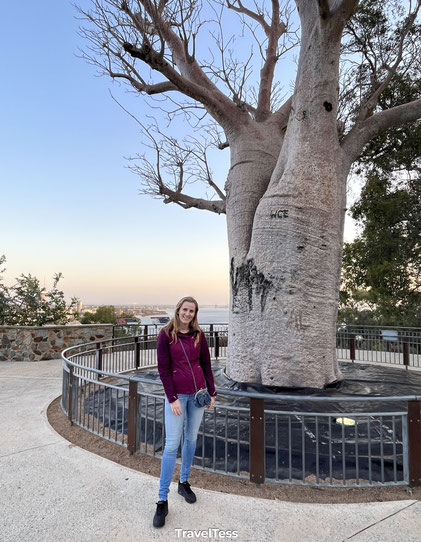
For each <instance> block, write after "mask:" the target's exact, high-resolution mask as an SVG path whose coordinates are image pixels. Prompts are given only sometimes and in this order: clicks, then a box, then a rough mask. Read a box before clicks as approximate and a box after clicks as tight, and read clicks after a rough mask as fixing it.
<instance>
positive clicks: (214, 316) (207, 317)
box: [199, 307, 229, 324]
mask: <svg viewBox="0 0 421 542" xmlns="http://www.w3.org/2000/svg"><path fill="white" fill-rule="evenodd" d="M228 315H229V310H228V309H223V308H212V307H204V308H203V309H199V324H228Z"/></svg>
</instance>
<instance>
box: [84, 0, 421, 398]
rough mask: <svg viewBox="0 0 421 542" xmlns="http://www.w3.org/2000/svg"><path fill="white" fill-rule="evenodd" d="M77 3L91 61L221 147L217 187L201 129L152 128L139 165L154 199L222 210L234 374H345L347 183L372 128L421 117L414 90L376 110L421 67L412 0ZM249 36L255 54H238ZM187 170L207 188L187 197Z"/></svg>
mask: <svg viewBox="0 0 421 542" xmlns="http://www.w3.org/2000/svg"><path fill="white" fill-rule="evenodd" d="M295 8H296V11H295ZM78 9H79V13H80V14H82V16H83V18H84V19H86V24H84V26H83V28H82V30H81V32H82V34H83V36H84V37H85V38H86V39H87V40H88V46H87V48H86V49H85V51H84V56H85V58H86V59H88V61H90V62H92V63H94V64H95V65H97V66H99V67H100V69H101V71H102V72H103V73H105V74H107V75H108V76H110V77H111V78H113V79H114V80H117V79H118V80H125V81H127V83H128V84H129V85H130V86H131V88H132V89H133V90H135V91H136V92H138V93H139V94H142V95H145V96H146V97H147V96H149V97H151V96H152V97H153V96H157V95H159V96H162V97H167V100H168V101H169V103H171V104H175V105H174V106H173V111H176V110H183V111H184V112H185V114H186V115H190V114H196V118H197V126H199V127H201V128H202V129H203V130H205V131H206V133H207V134H210V136H211V135H212V133H213V134H215V133H216V134H217V136H216V140H217V142H216V143H217V145H218V146H219V148H221V149H223V148H226V147H228V148H229V152H230V168H229V173H228V176H227V179H226V182H225V186H224V188H221V187H220V186H219V185H218V184H217V183H216V182H215V181H214V180H213V178H212V175H211V172H210V167H209V165H208V162H207V160H206V151H207V145H208V143H207V142H206V141H205V140H204V139H202V140H198V139H196V140H193V139H190V141H184V142H183V141H181V142H180V141H177V140H176V139H174V138H170V137H166V136H165V135H164V134H163V131H164V130H163V128H159V127H158V126H155V127H154V126H149V127H148V130H147V135H148V137H149V139H150V142H151V146H152V147H153V149H154V150H155V152H156V160H155V161H154V162H152V161H151V160H150V159H147V158H144V157H143V158H142V157H140V161H139V162H138V163H137V164H136V165H135V166H134V169H135V170H136V171H137V172H138V173H139V174H140V175H141V177H142V180H143V183H144V189H145V191H146V192H148V193H151V194H152V195H155V196H159V197H162V198H163V200H164V202H166V203H170V202H172V203H176V204H178V205H181V206H182V207H184V208H191V207H194V208H197V209H204V210H207V211H211V212H214V213H226V218H227V228H228V242H229V254H230V278H231V294H230V320H229V349H228V358H227V373H228V375H229V376H230V377H231V378H233V379H235V380H238V381H243V382H259V383H263V384H265V385H269V386H286V387H296V386H309V387H323V386H325V385H326V384H329V383H331V382H333V381H335V380H338V379H340V378H341V375H340V371H339V368H338V364H337V361H336V349H335V337H336V333H335V331H336V329H335V323H336V316H337V306H338V292H339V284H340V269H341V258H342V245H343V229H344V215H345V210H346V209H345V207H346V185H347V178H348V176H349V174H350V171H351V168H352V164H353V163H354V162H355V161H356V160H357V159H358V157H359V155H360V153H361V151H362V149H363V148H364V146H365V145H366V144H367V143H368V142H369V141H370V140H371V139H372V138H374V137H375V136H376V135H378V134H379V133H380V132H381V131H384V130H387V129H388V128H391V127H396V126H398V125H401V124H403V123H408V122H415V121H417V119H419V118H420V116H421V99H420V97H419V90H418V94H416V95H415V98H414V95H413V94H414V93H412V94H411V97H410V98H409V99H408V101H405V100H403V102H402V103H400V104H398V105H393V106H392V107H390V108H389V109H382V110H380V109H379V108H378V100H379V97H380V96H381V95H382V93H383V92H384V91H385V89H387V88H388V86H389V85H390V84H391V82H393V81H394V80H395V79H396V78H397V77H401V76H403V75H406V76H408V75H411V74H412V75H413V76H414V77H415V75H414V74H417V73H418V72H417V70H418V69H419V58H421V55H420V54H419V50H418V49H419V28H418V26H417V23H416V21H417V16H418V12H419V9H420V0H418V1H416V2H412V1H406V0H402V1H401V2H399V1H397V0H384V1H383V2H381V3H380V2H374V1H372V0H361V1H358V0H295V2H294V3H289V2H282V1H281V0H271V1H266V2H265V1H263V0H262V1H257V0H255V1H249V2H247V1H246V0H244V1H243V0H226V1H224V0H214V1H212V0H210V1H209V2H198V1H196V0H121V1H117V0H92V2H91V7H90V8H89V9H84V8H82V7H79V8H78ZM234 16H235V17H238V18H239V21H240V23H239V24H240V31H239V32H237V31H236V27H235V26H233V24H232V20H233V19H232V18H233V17H234ZM294 24H297V25H299V28H294ZM206 30H210V31H211V32H212V40H205V39H204V37H203V35H204V33H205V32H206ZM247 32H248V33H249V34H250V36H251V38H252V39H254V40H255V41H256V42H257V51H258V55H257V58H256V57H255V56H253V51H252V50H251V51H250V52H249V53H248V52H246V51H249V50H250V49H249V46H250V43H251V40H249V39H247V37H246V35H247ZM224 34H225V35H224ZM227 34H228V37H226V36H227ZM233 39H236V41H235V45H233V41H232V40H233ZM205 45H206V46H207V45H209V47H210V48H211V51H210V52H208V51H207V50H206V47H205ZM295 47H297V49H296V50H297V52H298V48H299V55H298V59H297V62H296V66H295V69H296V75H295V84H294V86H293V88H292V90H291V92H290V94H289V95H284V96H282V95H281V94H280V93H279V86H278V83H279V81H278V79H279V65H280V59H281V58H282V55H283V54H285V53H286V52H288V51H290V50H291V49H293V48H295ZM234 50H236V51H237V52H238V54H239V56H240V58H239V59H238V58H235V55H234ZM253 69H254V70H256V69H257V74H256V73H255V72H253ZM277 70H278V71H277ZM253 77H254V78H253ZM253 82H255V83H256V85H255V87H254V88H253V87H252V84H251V83H253ZM418 89H419V87H418ZM201 111H203V112H204V113H206V117H205V116H203V117H201V116H200V112H201ZM198 112H199V113H198ZM207 117H209V118H210V119H212V121H213V123H214V124H213V128H212V130H210V129H209V127H208V128H207V129H206V126H209V125H206V118H207ZM192 178H194V179H196V180H197V179H202V180H203V182H204V183H205V185H206V186H207V187H208V189H211V190H213V191H214V197H210V198H206V197H203V198H202V197H197V196H194V195H192V194H191V193H189V180H191V179H192Z"/></svg>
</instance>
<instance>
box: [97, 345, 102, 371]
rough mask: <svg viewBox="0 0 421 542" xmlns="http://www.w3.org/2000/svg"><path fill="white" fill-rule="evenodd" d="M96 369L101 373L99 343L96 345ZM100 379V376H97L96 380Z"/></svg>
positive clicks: (100, 349)
mask: <svg viewBox="0 0 421 542" xmlns="http://www.w3.org/2000/svg"><path fill="white" fill-rule="evenodd" d="M96 368H97V370H98V371H102V348H101V343H96ZM100 378H101V375H100V374H97V379H98V380H99V379H100Z"/></svg>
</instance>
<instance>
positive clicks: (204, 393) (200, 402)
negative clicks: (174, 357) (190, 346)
mask: <svg viewBox="0 0 421 542" xmlns="http://www.w3.org/2000/svg"><path fill="white" fill-rule="evenodd" d="M178 340H179V341H180V344H181V348H182V349H183V352H184V355H185V356H186V360H187V363H188V364H189V367H190V371H191V374H192V376H193V382H194V389H195V390H196V393H195V394H194V406H197V408H203V407H204V406H207V405H210V404H211V401H212V399H211V396H210V395H209V392H208V390H207V389H202V390H198V389H197V386H196V379H195V377H194V373H193V369H192V367H191V364H190V360H189V358H188V356H187V353H186V350H185V349H184V345H183V342H182V340H181V339H178Z"/></svg>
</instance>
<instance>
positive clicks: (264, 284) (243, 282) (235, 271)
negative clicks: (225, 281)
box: [230, 258, 273, 312]
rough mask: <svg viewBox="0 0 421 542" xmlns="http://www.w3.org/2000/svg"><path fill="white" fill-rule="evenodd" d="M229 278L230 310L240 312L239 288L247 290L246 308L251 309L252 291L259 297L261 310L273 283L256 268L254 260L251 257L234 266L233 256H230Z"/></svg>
mask: <svg viewBox="0 0 421 542" xmlns="http://www.w3.org/2000/svg"><path fill="white" fill-rule="evenodd" d="M230 279H231V288H232V311H233V312H240V311H241V308H240V305H241V302H240V299H239V293H240V290H244V289H245V290H246V291H247V303H248V309H249V311H251V310H252V309H253V291H254V293H255V294H256V295H257V296H258V297H260V310H261V312H263V310H264V308H265V305H266V299H267V296H268V294H269V292H270V290H271V289H272V286H273V283H272V281H271V280H269V279H268V278H266V277H265V275H264V274H263V273H262V272H261V271H259V270H258V269H257V266H256V265H255V263H254V260H253V259H252V258H251V259H249V260H247V261H246V262H245V263H243V264H242V265H239V266H238V267H234V258H231V266H230Z"/></svg>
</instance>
